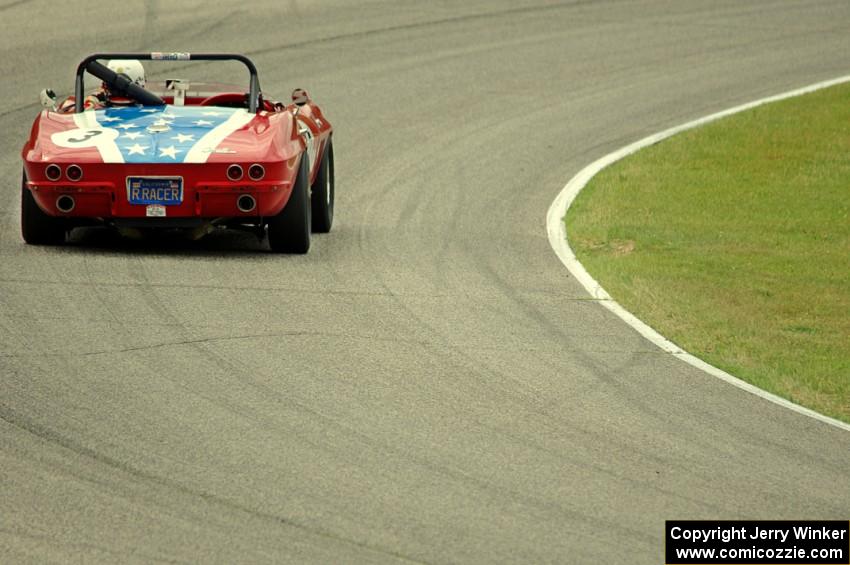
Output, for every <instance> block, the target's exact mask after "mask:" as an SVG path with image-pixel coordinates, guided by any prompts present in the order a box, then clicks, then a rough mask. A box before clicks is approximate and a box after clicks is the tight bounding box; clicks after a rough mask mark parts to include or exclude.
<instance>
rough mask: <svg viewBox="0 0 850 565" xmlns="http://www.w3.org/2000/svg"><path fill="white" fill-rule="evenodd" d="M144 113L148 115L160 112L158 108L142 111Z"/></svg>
mask: <svg viewBox="0 0 850 565" xmlns="http://www.w3.org/2000/svg"><path fill="white" fill-rule="evenodd" d="M142 112H144V113H146V114H152V113H153V112H159V110H157V109H156V108H145V109H144V110H142Z"/></svg>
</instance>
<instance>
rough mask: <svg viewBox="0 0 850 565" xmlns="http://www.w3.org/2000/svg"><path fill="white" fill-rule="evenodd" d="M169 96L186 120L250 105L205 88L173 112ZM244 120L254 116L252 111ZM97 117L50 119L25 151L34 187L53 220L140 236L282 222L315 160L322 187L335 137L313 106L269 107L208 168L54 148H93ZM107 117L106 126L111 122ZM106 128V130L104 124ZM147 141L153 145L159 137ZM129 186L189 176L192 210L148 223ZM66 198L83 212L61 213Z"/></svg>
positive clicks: (208, 155)
mask: <svg viewBox="0 0 850 565" xmlns="http://www.w3.org/2000/svg"><path fill="white" fill-rule="evenodd" d="M201 87H203V88H201ZM163 94H165V93H163ZM168 94H170V93H168ZM162 97H163V99H164V100H165V101H166V103H167V104H169V106H166V107H164V109H162V110H163V111H164V112H169V111H171V110H172V109H173V110H175V111H183V112H186V110H183V108H202V109H203V110H204V111H208V112H210V113H215V111H216V109H226V111H227V112H234V110H233V108H234V107H238V106H240V105H242V102H243V101H244V100H245V94H244V92H240V91H238V90H230V91H228V90H224V89H222V88H221V87H220V86H217V85H199V86H197V87H195V90H194V91H192V92H189V93H187V96H186V98H185V105H184V106H171V105H170V104H171V103H172V102H173V98H172V97H170V96H169V95H163V96H162ZM61 108H67V111H62V109H61ZM243 108H244V106H243ZM238 111H239V112H243V113H247V110H244V109H240V110H238ZM89 113H90V111H89V112H82V113H81V114H77V113H74V111H73V105H68V104H67V103H63V105H61V106H60V110H59V111H52V110H44V111H42V112H41V114H40V115H39V116H38V117H37V118H36V119H35V122H34V124H33V127H32V131H31V133H30V137H29V140H28V141H27V142H26V143H25V144H24V147H23V149H22V152H21V156H22V158H23V161H24V172H25V177H26V187H27V188H28V189H29V190H30V191H31V193H32V195H33V197H34V199H35V202H36V203H37V204H38V206H39V208H41V209H42V210H43V211H44V212H45V213H47V214H48V215H50V216H56V217H64V218H68V219H69V220H71V224H73V223H74V222H73V220H79V223H80V224H84V223H89V222H90V221H91V220H95V221H101V222H104V223H115V224H120V223H122V221H123V222H125V223H126V221H129V223H131V224H132V225H135V226H138V227H183V224H185V227H189V226H191V225H199V224H202V223H204V222H205V221H206V222H221V223H222V224H227V223H244V224H257V225H261V224H262V223H263V218H268V217H271V216H275V215H276V214H278V213H279V212H280V211H281V210H282V209H283V208H284V206H285V205H286V203H287V201H288V199H289V196H290V193H291V190H292V186H293V183H294V182H295V178H296V175H297V174H298V170H299V165H300V162H301V159H302V158H305V157H306V158H308V159H309V165H310V183H311V184H312V182H313V181H314V179H315V177H316V174H317V169H318V167H317V164H318V163H320V162H321V158H322V155H323V152H324V151H325V149H326V147H327V143H328V140H329V138H330V135H331V133H332V128H331V125H330V123H328V121H327V120H325V118H324V116H323V115H322V113H321V110H320V109H319V107H318V106H316V105H315V104H313V103H312V102H311V101H309V100H308V101H306V103H304V104H302V105H295V104H289V105H283V104H281V103H275V102H269V101H263V102H262V104H261V105H260V109H259V111H258V112H257V113H256V114H255V115H247V117H245V120H249V121H247V123H246V124H244V125H242V126H241V127H239V128H238V129H235V130H234V131H232V132H231V133H229V134H228V135H227V136H226V137H224V138H223V139H222V140H220V141H219V142H218V143H217V144H216V145H215V146H214V147H213V146H210V147H206V148H205V155H203V156H200V157H198V159H202V160H203V162H179V161H178V160H177V159H175V162H161V161H162V160H163V159H165V160H166V161H167V160H168V159H167V158H165V157H163V158H161V159H159V161H160V162H157V159H153V158H152V159H150V161H149V162H108V161H109V159H108V158H105V157H104V153H103V152H102V151H101V149H100V148H99V147H95V146H89V147H85V146H79V147H69V146H68V145H70V144H68V143H66V144H65V145H64V146H63V145H61V144H57V143H55V142H54V141H55V140H56V139H57V136H59V137H63V136H64V137H65V138H70V139H72V140H74V141H78V140H81V139H85V135H86V131H88V130H86V128H85V125H83V126H82V127H81V122H80V121H81V120H83V121H85V119H86V118H87V116H85V114H89ZM99 115H101V118H102V117H103V116H104V115H105V114H99ZM107 126H108V124H107ZM97 127H98V128H101V129H103V128H104V127H106V126H104V124H98V126H97ZM119 127H120V126H119ZM133 127H136V126H133ZM149 129H150V128H149ZM72 130H73V132H81V134H79V133H77V134H73V135H76V136H77V137H72V134H71V133H68V132H72ZM115 131H117V130H115ZM101 133H109V132H101ZM156 133H157V134H159V133H160V132H156ZM168 133H174V132H169V131H168V130H167V129H166V130H165V132H164V133H163V135H167V134H168ZM89 135H90V134H89ZM112 135H115V136H118V135H119V133H114V132H113V133H112ZM146 135H148V138H150V137H151V134H146ZM101 137H108V136H107V135H101ZM185 137H188V136H185ZM163 139H165V138H163ZM172 139H177V137H172ZM148 141H149V140H148ZM83 145H84V144H83ZM149 145H150V143H149ZM160 150H161V149H160ZM136 161H138V158H136ZM51 164H54V165H58V166H59V167H60V169H61V175H60V177H59V178H58V179H56V180H50V179H49V178H48V174H47V173H48V170H47V167H48V166H49V165H51ZM72 164H74V165H77V166H79V167H80V169H81V170H82V176H81V178H79V180H72V177H73V175H69V173H68V166H69V165H72ZM234 164H236V165H240V166H241V167H242V169H243V171H244V175H243V177H242V178H241V179H239V180H231V179H229V178H228V174H227V169H228V167H230V166H231V165H234ZM254 164H259V165H262V167H263V168H264V170H265V175H264V177H263V178H262V179H261V180H252V179H250V178H249V175H248V170H249V167H251V165H254ZM55 170H56V169H55V168H54V169H52V171H53V172H55ZM54 176H55V175H54ZM128 177H171V178H173V177H180V178H182V182H183V193H182V202H181V203H179V204H175V205H169V206H167V209H166V216H165V218H162V217H148V216H149V213H148V210H147V208H148V207H147V206H145V205H139V204H131V203H130V202H129V198H128V192H129V189H128ZM245 194H249V195H251V196H253V197H254V198H255V199H256V207H255V208H254V209H253V210H251V211H249V212H243V211H240V209H239V208H238V207H237V199H238V198H239V197H240V196H241V195H245ZM62 195H69V196H71V197H72V198H73V201H74V205H73V209H71V210H68V211H66V212H63V211H61V210H60V209H59V208H58V207H57V200H58V199H59V197H60V196H62ZM66 208H67V206H66ZM181 220H182V222H183V223H182V224H181Z"/></svg>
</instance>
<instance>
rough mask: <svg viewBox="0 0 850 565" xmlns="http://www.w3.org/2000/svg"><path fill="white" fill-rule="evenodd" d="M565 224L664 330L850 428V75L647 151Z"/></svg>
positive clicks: (583, 196) (574, 241)
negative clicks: (827, 86)
mask: <svg viewBox="0 0 850 565" xmlns="http://www.w3.org/2000/svg"><path fill="white" fill-rule="evenodd" d="M565 221H566V224H567V236H568V239H569V241H570V245H571V246H572V248H573V250H574V251H575V253H576V255H577V256H578V258H579V260H580V261H581V262H582V263H583V264H584V266H585V268H586V269H587V270H588V271H589V272H590V274H591V275H592V276H593V277H594V278H596V279H597V280H598V281H599V282H600V283H601V284H602V286H603V287H604V288H605V289H606V290H607V291H608V292H609V293H610V294H611V296H612V297H613V298H614V299H615V300H617V301H618V302H619V303H620V304H622V305H623V306H624V307H625V308H626V309H627V310H629V311H630V312H632V313H634V314H635V315H636V316H638V317H639V318H641V319H642V320H644V321H645V322H646V323H648V324H649V325H650V326H652V327H653V328H655V329H656V330H657V331H659V332H660V333H661V334H663V335H664V336H666V337H668V338H670V339H671V340H673V341H674V342H675V343H677V344H678V345H680V346H681V347H683V348H685V349H686V350H687V351H689V352H691V353H693V354H694V355H696V356H697V357H700V358H701V359H704V360H705V361H707V362H709V363H711V364H713V365H716V366H718V367H721V368H722V369H724V370H726V371H727V372H729V373H731V374H733V375H735V376H737V377H739V378H741V379H743V380H745V381H748V382H750V383H752V384H754V385H756V386H758V387H760V388H762V389H764V390H768V391H770V392H773V393H775V394H777V395H779V396H783V397H785V398H788V399H789V400H792V401H793V402H796V403H799V404H802V405H804V406H807V407H809V408H812V409H814V410H817V411H818V412H821V413H823V414H826V415H829V416H832V417H834V418H837V419H841V420H843V421H845V422H850V85H841V86H837V87H832V88H830V89H827V90H823V91H819V92H816V93H814V94H809V95H806V96H803V97H799V98H793V99H790V100H785V101H782V102H777V103H774V104H769V105H765V106H761V107H758V108H755V109H753V110H749V111H747V112H744V113H741V114H737V115H735V116H732V117H729V118H725V119H723V120H721V121H718V122H714V123H712V124H709V125H706V126H704V127H701V128H698V129H695V130H691V131H688V132H685V133H682V134H679V135H677V136H674V137H672V138H670V139H668V140H666V141H663V142H662V143H659V144H657V145H654V146H652V147H649V148H646V149H644V150H642V151H639V152H638V153H636V154H635V155H633V156H631V157H628V158H626V159H625V160H623V161H620V162H619V163H616V164H615V165H613V166H611V167H609V168H608V169H605V170H603V171H602V172H601V173H600V174H599V175H597V176H596V177H595V178H594V179H593V180H592V181H591V183H590V184H589V185H588V186H587V187H586V188H585V189H584V190H583V191H582V192H581V193H580V194H579V196H578V198H577V199H576V201H575V203H574V204H573V206H572V207H571V208H570V210H569V212H568V214H567V217H566V219H565Z"/></svg>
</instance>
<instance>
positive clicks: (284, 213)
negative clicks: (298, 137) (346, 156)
mask: <svg viewBox="0 0 850 565" xmlns="http://www.w3.org/2000/svg"><path fill="white" fill-rule="evenodd" d="M309 171H310V169H309V164H308V157H307V154H306V153H305V154H303V155H302V156H301V165H300V166H299V168H298V177H296V179H295V186H293V187H292V194H290V196H289V201H288V202H287V203H286V206H284V207H283V210H281V211H280V213H279V214H278V215H277V216H275V217H273V218H271V219H270V220H269V247H271V249H272V251H277V252H279V253H299V254H304V253H307V252H308V251H309V250H310V231H311V229H310V216H311V213H310V212H311V210H310V194H309V192H308V190H309V186H310V174H309Z"/></svg>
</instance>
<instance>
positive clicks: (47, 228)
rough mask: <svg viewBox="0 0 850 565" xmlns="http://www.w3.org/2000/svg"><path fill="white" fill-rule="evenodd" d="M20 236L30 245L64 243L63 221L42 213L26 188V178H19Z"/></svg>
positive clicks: (23, 176) (24, 176)
mask: <svg viewBox="0 0 850 565" xmlns="http://www.w3.org/2000/svg"><path fill="white" fill-rule="evenodd" d="M21 235H22V236H23V238H24V241H26V242H27V243H29V244H30V245H61V244H63V243H65V221H64V220H63V219H62V218H54V217H53V216H49V215H47V214H45V213H44V211H43V210H42V209H41V208H39V207H38V204H36V202H35V198H33V196H32V193H31V192H30V190H29V189H28V188H27V176H26V173H24V174H23V175H22V177H21Z"/></svg>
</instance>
